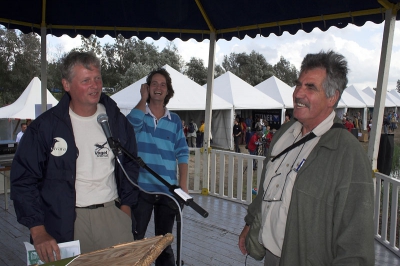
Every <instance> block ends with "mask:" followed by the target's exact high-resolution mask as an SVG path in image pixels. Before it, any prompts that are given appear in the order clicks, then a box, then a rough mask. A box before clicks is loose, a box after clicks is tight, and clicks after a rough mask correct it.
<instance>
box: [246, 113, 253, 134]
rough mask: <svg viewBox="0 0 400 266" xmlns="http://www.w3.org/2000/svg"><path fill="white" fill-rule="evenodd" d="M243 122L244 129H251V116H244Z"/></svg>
mask: <svg viewBox="0 0 400 266" xmlns="http://www.w3.org/2000/svg"><path fill="white" fill-rule="evenodd" d="M245 122H246V129H247V132H250V131H251V125H252V123H253V119H252V116H248V117H247V118H246V120H245Z"/></svg>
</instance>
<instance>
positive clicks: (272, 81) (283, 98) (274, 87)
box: [254, 76, 294, 123]
mask: <svg viewBox="0 0 400 266" xmlns="http://www.w3.org/2000/svg"><path fill="white" fill-rule="evenodd" d="M254 88H256V89H258V90H259V91H261V92H263V93H264V94H266V95H268V96H269V97H271V98H272V99H274V100H275V101H277V102H279V103H281V104H283V107H284V111H283V113H286V111H287V109H293V91H294V88H291V87H290V86H289V85H287V84H286V83H285V82H283V81H282V80H280V79H278V78H277V77H275V76H272V77H270V78H269V79H266V80H264V81H263V82H261V83H260V84H258V85H256V86H255V87H254ZM290 113H291V114H292V113H293V110H291V111H290ZM281 119H282V121H281V123H283V121H284V120H285V116H284V115H282V117H281Z"/></svg>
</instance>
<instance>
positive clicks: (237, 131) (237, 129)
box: [232, 118, 242, 153]
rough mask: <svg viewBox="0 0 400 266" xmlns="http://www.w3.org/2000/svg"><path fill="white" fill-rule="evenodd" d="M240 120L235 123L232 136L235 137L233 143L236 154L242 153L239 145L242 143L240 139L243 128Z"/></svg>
mask: <svg viewBox="0 0 400 266" xmlns="http://www.w3.org/2000/svg"><path fill="white" fill-rule="evenodd" d="M238 120H239V118H236V119H235V121H234V125H233V129H232V135H233V141H234V144H235V152H238V153H240V148H239V143H240V139H241V138H242V137H241V134H242V128H241V127H240V125H239V121H238Z"/></svg>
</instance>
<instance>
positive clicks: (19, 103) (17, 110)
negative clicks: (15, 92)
mask: <svg viewBox="0 0 400 266" xmlns="http://www.w3.org/2000/svg"><path fill="white" fill-rule="evenodd" d="M41 86H42V85H41V82H40V79H39V78H37V77H34V78H33V79H32V80H31V82H30V83H29V85H28V87H26V89H25V90H24V92H23V93H22V94H21V96H19V98H18V99H17V100H16V101H15V102H14V103H12V104H10V105H7V106H5V107H2V108H0V118H15V119H35V118H37V117H38V116H39V115H40V114H41V104H42V99H41ZM57 103H58V101H57V99H56V98H54V96H53V95H52V94H51V93H50V91H48V90H47V109H50V108H51V107H52V106H55V105H57Z"/></svg>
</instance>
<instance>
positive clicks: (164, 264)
mask: <svg viewBox="0 0 400 266" xmlns="http://www.w3.org/2000/svg"><path fill="white" fill-rule="evenodd" d="M153 209H154V231H155V232H154V233H155V235H156V236H158V235H165V234H166V233H172V229H173V227H174V220H175V215H176V213H177V212H178V207H177V206H176V204H175V202H174V201H173V200H172V199H170V198H168V197H166V196H162V195H149V194H146V193H144V192H140V194H139V198H138V203H137V204H136V205H135V206H134V207H133V208H132V214H133V215H134V217H135V220H136V227H135V228H133V232H134V233H133V236H134V238H135V240H140V239H143V238H144V236H145V234H146V230H147V226H148V224H149V222H150V218H151V214H152V213H153ZM174 265H176V263H175V259H174V251H173V250H172V247H171V245H169V246H168V247H166V248H165V249H164V251H163V252H162V253H161V254H160V256H158V258H157V260H156V266H174Z"/></svg>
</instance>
